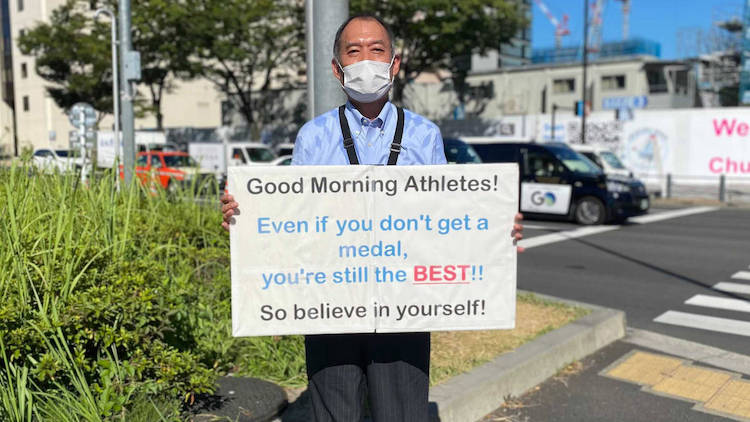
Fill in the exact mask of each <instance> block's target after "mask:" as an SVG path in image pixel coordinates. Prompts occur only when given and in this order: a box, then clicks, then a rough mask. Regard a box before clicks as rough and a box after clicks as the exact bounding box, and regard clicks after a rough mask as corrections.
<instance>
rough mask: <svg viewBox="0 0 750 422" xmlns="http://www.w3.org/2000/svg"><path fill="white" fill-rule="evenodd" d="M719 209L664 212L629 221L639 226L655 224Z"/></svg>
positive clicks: (699, 208) (686, 209)
mask: <svg viewBox="0 0 750 422" xmlns="http://www.w3.org/2000/svg"><path fill="white" fill-rule="evenodd" d="M718 209H719V207H692V208H685V209H680V210H674V211H664V212H660V213H656V214H648V215H641V216H638V217H631V218H629V219H628V221H630V222H632V223H638V224H646V223H653V222H656V221H662V220H669V219H670V218H677V217H685V216H688V215H693V214H702V213H705V212H711V211H716V210H718Z"/></svg>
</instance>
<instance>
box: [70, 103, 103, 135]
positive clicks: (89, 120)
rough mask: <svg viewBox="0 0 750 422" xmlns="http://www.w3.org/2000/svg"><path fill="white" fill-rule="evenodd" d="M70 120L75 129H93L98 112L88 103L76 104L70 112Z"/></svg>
mask: <svg viewBox="0 0 750 422" xmlns="http://www.w3.org/2000/svg"><path fill="white" fill-rule="evenodd" d="M68 120H70V124H71V125H73V126H75V127H77V128H78V127H80V126H81V125H83V126H84V127H85V128H86V129H91V128H93V127H94V125H96V110H95V109H94V107H92V106H91V104H88V103H75V104H74V105H73V107H71V108H70V110H69V111H68Z"/></svg>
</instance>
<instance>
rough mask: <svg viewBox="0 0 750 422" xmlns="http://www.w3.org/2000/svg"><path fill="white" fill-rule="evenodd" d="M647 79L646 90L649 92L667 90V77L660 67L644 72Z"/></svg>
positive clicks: (654, 92) (663, 91)
mask: <svg viewBox="0 0 750 422" xmlns="http://www.w3.org/2000/svg"><path fill="white" fill-rule="evenodd" d="M646 79H647V80H648V92H649V93H650V94H656V93H665V92H667V79H666V78H665V77H664V71H663V70H662V69H654V70H649V71H647V72H646Z"/></svg>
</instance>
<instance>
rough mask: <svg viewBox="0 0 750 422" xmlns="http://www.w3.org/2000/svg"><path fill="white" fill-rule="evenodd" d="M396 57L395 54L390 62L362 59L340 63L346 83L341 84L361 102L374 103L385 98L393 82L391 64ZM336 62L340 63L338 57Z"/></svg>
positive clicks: (350, 94) (353, 97)
mask: <svg viewBox="0 0 750 422" xmlns="http://www.w3.org/2000/svg"><path fill="white" fill-rule="evenodd" d="M395 58H396V56H393V58H392V59H391V63H390V64H389V63H384V62H379V61H375V60H362V61H359V62H356V63H352V64H350V65H349V66H347V67H342V66H341V63H339V68H340V69H341V70H342V71H343V72H344V83H343V85H341V86H342V87H343V88H344V91H346V94H347V95H348V96H349V97H351V99H353V100H354V101H357V102H360V103H372V102H375V101H377V100H379V99H381V98H383V96H384V95H385V94H387V93H388V90H389V89H391V84H392V83H393V80H392V79H391V66H393V59H395ZM336 62H337V63H338V59H337V60H336Z"/></svg>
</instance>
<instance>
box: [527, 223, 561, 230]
mask: <svg viewBox="0 0 750 422" xmlns="http://www.w3.org/2000/svg"><path fill="white" fill-rule="evenodd" d="M523 228H524V229H532V230H563V229H562V228H556V227H550V226H540V225H536V224H524V225H523Z"/></svg>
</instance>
